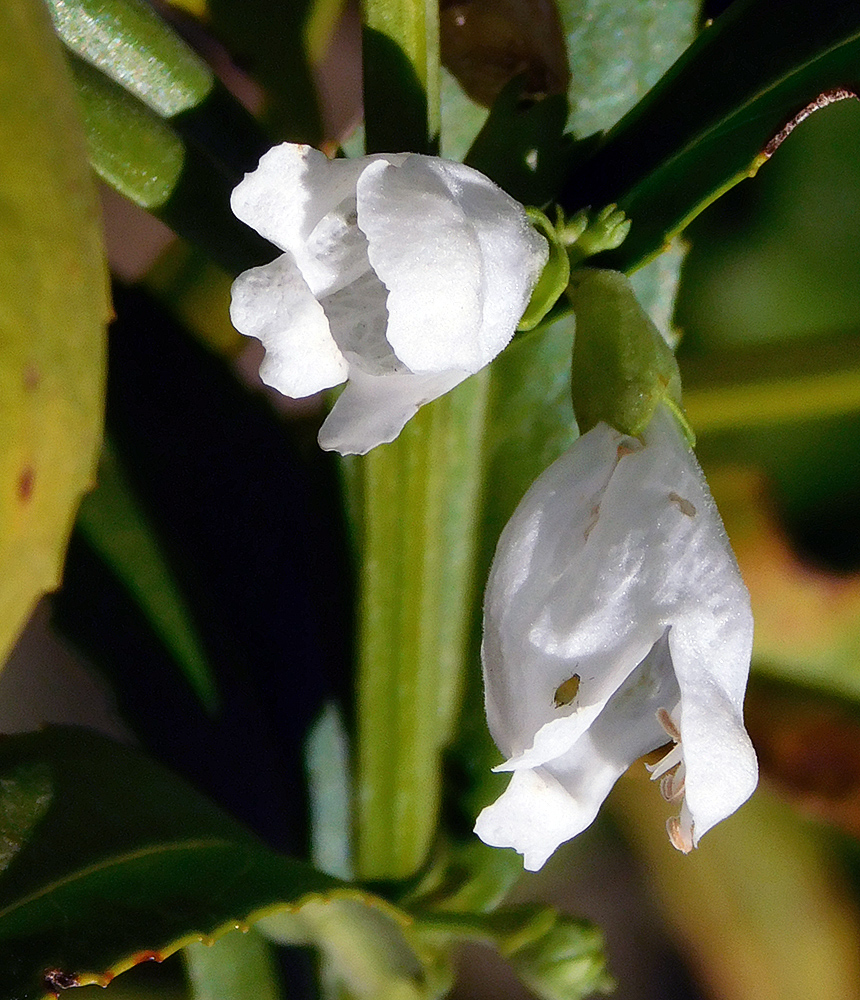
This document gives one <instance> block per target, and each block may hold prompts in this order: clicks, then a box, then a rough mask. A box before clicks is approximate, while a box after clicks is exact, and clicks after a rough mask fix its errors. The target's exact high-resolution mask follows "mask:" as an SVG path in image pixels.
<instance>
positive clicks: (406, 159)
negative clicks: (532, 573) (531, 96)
mask: <svg viewBox="0 0 860 1000" xmlns="http://www.w3.org/2000/svg"><path fill="white" fill-rule="evenodd" d="M231 204H232V207H233V210H234V212H235V213H236V215H237V216H238V217H239V218H241V219H242V220H243V221H245V222H247V223H248V224H249V225H252V226H253V227H254V228H255V229H257V230H258V232H260V233H261V235H263V236H265V237H266V238H267V239H269V240H270V241H272V242H273V243H274V244H275V245H276V246H279V247H281V249H282V250H284V254H283V256H282V257H280V258H278V259H277V260H275V261H273V262H272V263H271V264H268V265H265V266H264V267H262V268H255V269H252V270H251V271H248V272H245V274H243V275H240V277H239V278H238V279H237V281H236V283H235V284H234V289H233V304H232V307H231V316H232V318H233V322H234V324H235V325H236V327H237V328H238V329H240V330H241V331H243V332H245V333H248V334H250V335H252V336H257V337H259V338H260V339H261V340H263V342H264V344H265V346H266V348H267V357H266V360H265V362H264V364H263V366H262V367H261V375H262V377H263V379H264V381H266V382H268V383H269V384H271V385H273V386H274V387H275V388H277V389H279V390H280V391H282V392H284V393H285V394H286V395H293V396H297V395H309V394H310V393H312V392H315V391H318V390H320V389H325V388H329V387H331V386H334V385H337V384H339V383H342V382H344V381H346V380H347V379H349V384H348V385H347V387H346V389H345V390H344V393H343V395H342V396H341V398H340V399H339V400H338V402H337V403H336V404H335V408H334V410H333V411H332V414H331V415H330V417H329V420H328V421H327V424H326V425H325V426H324V428H323V432H322V434H321V438H320V443H321V444H323V446H324V447H331V448H334V449H336V450H339V451H343V452H344V453H349V452H359V453H361V452H364V451H367V450H369V448H371V447H373V446H374V445H375V444H379V443H381V442H383V441H390V440H392V439H393V438H394V437H396V436H397V434H398V433H399V432H400V430H401V428H402V427H403V425H404V424H405V422H406V420H408V419H409V417H410V416H411V415H412V414H413V413H414V412H415V411H416V410H417V409H418V407H419V406H420V405H422V404H423V403H425V402H427V401H429V400H430V399H435V398H436V397H437V396H439V395H441V394H442V393H443V392H447V391H448V390H449V389H451V388H453V386H454V385H456V384H457V383H458V382H460V381H462V380H463V379H464V378H466V377H467V376H468V375H469V374H471V373H473V372H476V371H478V370H479V369H480V368H482V367H483V366H484V365H486V364H487V363H488V362H489V361H490V360H491V359H492V358H493V357H494V356H495V355H496V354H497V353H498V352H499V351H500V350H501V349H502V348H503V347H504V346H505V345H506V344H507V343H508V341H509V340H510V339H511V337H512V336H513V333H514V330H515V328H516V325H517V322H518V321H519V319H520V316H521V315H522V313H523V310H524V309H525V306H526V304H527V303H528V299H529V295H530V293H531V290H532V287H533V286H534V283H535V281H536V280H537V277H538V275H539V273H540V270H541V268H542V267H543V264H544V263H545V261H546V259H547V255H548V248H547V244H546V241H545V239H544V238H543V237H542V236H540V235H539V234H538V233H536V232H535V231H534V230H533V229H532V228H531V226H530V225H529V223H528V220H527V217H526V214H525V211H524V210H523V208H522V206H521V205H519V204H518V203H517V202H515V201H514V200H513V199H512V198H510V197H509V196H508V195H506V194H505V193H504V192H503V191H502V190H501V189H500V188H498V187H496V186H495V185H494V184H492V183H491V182H490V181H489V180H487V178H485V177H483V176H482V175H481V174H479V173H478V172H477V171H475V170H472V169H471V168H469V167H466V166H464V165H463V164H460V163H452V162H448V161H445V160H440V159H438V158H435V157H427V156H418V155H413V154H390V155H389V154H385V155H377V156H370V157H363V158H361V159H358V160H328V159H327V158H326V157H325V156H324V155H323V154H322V153H320V152H318V151H317V150H314V149H312V148H311V147H308V146H295V145H290V144H284V145H282V146H278V147H275V148H274V149H272V150H270V151H269V152H268V153H267V154H266V155H265V156H264V157H263V158H262V160H261V161H260V166H259V167H258V169H257V170H256V171H254V172H253V173H251V174H249V175H247V176H246V178H245V180H244V181H243V182H242V183H241V184H240V185H239V186H238V187H237V188H236V190H235V191H234V193H233V198H232V202H231ZM373 380H376V381H373ZM383 382H385V384H384V385H383V384H382V383H383ZM347 415H348V418H347Z"/></svg>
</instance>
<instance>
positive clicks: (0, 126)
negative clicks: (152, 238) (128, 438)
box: [0, 0, 110, 663]
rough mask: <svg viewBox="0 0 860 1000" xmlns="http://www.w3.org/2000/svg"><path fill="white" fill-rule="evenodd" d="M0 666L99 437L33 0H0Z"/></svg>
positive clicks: (67, 192) (89, 197)
mask: <svg viewBox="0 0 860 1000" xmlns="http://www.w3.org/2000/svg"><path fill="white" fill-rule="evenodd" d="M0 131H2V135H3V152H2V154H0V192H2V196H0V426H2V428H3V433H2V439H0V440H2V444H0V663H2V662H4V661H5V659H6V657H7V655H8V653H9V650H10V649H11V647H12V645H13V643H14V642H15V640H16V638H17V636H18V633H19V631H20V629H21V628H22V627H23V625H24V623H25V622H26V620H27V617H28V616H29V614H30V612H31V611H32V608H33V606H34V604H35V603H36V601H37V600H38V599H39V597H40V596H41V595H42V594H43V593H44V592H45V591H47V590H52V589H54V588H55V587H56V586H57V585H58V583H59V581H60V573H61V567H62V562H63V554H64V552H65V548H66V542H67V540H68V536H69V532H70V531H71V527H72V522H73V520H74V516H75V512H76V510H77V506H78V503H79V502H80V498H81V496H82V494H83V493H84V492H85V491H86V490H87V489H89V488H90V486H91V485H92V481H93V473H94V469H95V461H96V456H97V453H98V446H99V439H100V436H101V424H102V406H103V382H104V353H105V324H106V321H107V318H108V314H109V311H110V305H109V296H108V290H107V281H106V270H105V263H104V255H103V250H102V245H101V233H100V224H99V211H98V202H97V199H96V193H95V189H94V186H93V184H92V178H91V176H90V172H89V167H88V165H87V157H86V149H85V147H84V142H83V137H82V135H81V132H80V120H79V117H78V111H77V108H76V106H75V99H74V92H73V90H72V87H71V83H70V81H69V76H68V69H67V67H66V66H65V64H64V62H63V58H62V54H61V51H60V46H59V43H58V42H57V40H56V37H55V36H54V33H53V31H52V29H51V23H50V19H49V17H48V14H47V11H46V10H45V8H44V5H43V4H42V3H41V0H7V2H5V3H3V4H0Z"/></svg>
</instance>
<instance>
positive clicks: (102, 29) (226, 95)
mask: <svg viewBox="0 0 860 1000" xmlns="http://www.w3.org/2000/svg"><path fill="white" fill-rule="evenodd" d="M47 2H48V6H49V9H50V11H51V15H52V17H53V19H54V27H55V28H56V30H57V33H58V35H59V36H60V38H62V40H63V42H64V43H65V44H66V46H67V47H68V49H69V51H70V52H71V53H72V54H73V55H74V56H75V57H76V58H77V59H79V60H80V61H81V62H83V63H85V64H86V65H87V66H89V67H90V68H91V69H92V70H93V71H95V72H94V74H90V75H86V74H83V79H84V80H89V81H90V84H89V85H90V86H91V87H94V88H95V89H96V90H99V89H100V88H99V85H98V83H97V82H96V80H95V77H97V76H98V75H99V74H101V75H103V76H105V77H107V78H108V79H110V80H112V81H113V82H114V83H115V84H117V86H119V87H120V88H122V89H123V90H125V91H127V92H128V94H130V95H131V96H132V97H134V98H136V99H137V100H138V101H140V102H141V103H142V104H144V105H146V107H147V108H148V109H149V110H150V111H152V112H153V113H154V114H155V115H156V116H157V117H158V118H163V119H170V124H171V127H172V128H174V129H175V130H176V132H177V133H178V134H179V135H180V136H181V137H182V138H183V140H185V141H186V142H188V143H190V144H192V145H196V146H198V147H199V148H200V149H201V151H202V152H203V153H204V154H205V155H208V156H209V157H211V159H212V160H213V161H214V162H215V163H216V164H218V165H219V166H220V167H221V168H222V169H223V170H225V171H226V172H227V173H228V174H230V175H231V177H232V178H233V181H234V183H235V182H236V181H238V180H239V179H240V178H241V176H242V174H243V173H244V172H245V171H247V170H250V169H252V168H253V167H254V166H256V164H257V161H258V160H259V158H260V156H261V155H262V154H263V153H264V152H265V151H266V149H267V148H268V147H269V145H271V143H270V141H269V138H268V136H266V134H265V133H264V132H263V130H262V128H261V126H260V125H259V124H258V123H257V122H256V120H255V119H254V118H253V117H252V115H251V114H250V113H249V112H248V111H247V110H246V109H245V107H244V106H243V105H242V104H240V103H239V101H238V100H237V99H236V98H235V97H233V96H232V94H230V92H229V91H228V90H227V89H226V87H224V85H223V84H221V83H220V82H219V81H218V80H217V79H216V77H215V75H214V73H213V72H212V70H211V68H210V67H209V65H208V64H207V63H206V62H204V60H203V59H202V58H201V57H200V56H199V55H198V54H197V53H196V52H195V51H194V50H193V49H192V48H191V47H190V46H189V45H188V44H187V42H185V40H184V39H182V38H181V37H180V36H179V35H178V34H177V33H176V31H174V29H173V28H172V27H171V26H170V25H169V24H167V22H165V21H163V20H162V19H161V18H160V17H159V16H158V14H156V12H155V10H154V9H153V8H152V7H151V6H150V5H149V4H148V3H144V2H142V0H47ZM79 75H81V74H80V73H79ZM128 117H129V113H128V112H127V113H126V116H125V118H123V119H121V120H122V121H123V124H124V127H125V129H128V128H129V121H128ZM134 117H135V116H133V115H132V116H131V124H132V126H134V124H135V121H134ZM137 117H140V116H139V115H138V116H137ZM136 124H137V125H138V128H137V130H134V129H133V130H132V133H131V134H132V135H135V134H136V132H139V130H140V124H139V123H136ZM137 139H138V141H139V139H140V137H139V135H138V136H137ZM114 148H115V150H116V152H115V154H114V155H115V156H118V157H119V158H120V160H121V158H122V155H123V153H125V150H124V149H123V146H122V144H121V143H120V144H119V145H117V144H114ZM132 155H133V153H132Z"/></svg>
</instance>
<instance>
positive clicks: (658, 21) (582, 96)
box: [559, 0, 701, 208]
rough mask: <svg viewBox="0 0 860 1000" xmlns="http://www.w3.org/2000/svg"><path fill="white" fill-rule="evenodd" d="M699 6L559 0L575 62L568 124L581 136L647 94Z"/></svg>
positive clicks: (680, 45)
mask: <svg viewBox="0 0 860 1000" xmlns="http://www.w3.org/2000/svg"><path fill="white" fill-rule="evenodd" d="M700 7H701V3H700V2H699V0H672V2H671V3H665V2H664V0H559V9H560V11H561V16H562V21H563V23H564V28H565V31H566V33H567V49H568V53H569V57H570V68H571V79H570V86H569V87H568V91H567V95H568V100H569V101H570V118H569V120H568V125H569V127H570V128H571V129H573V131H574V133H575V134H576V135H577V136H587V135H591V133H592V132H597V131H601V130H603V129H607V128H610V127H611V126H612V125H614V124H615V123H616V122H617V121H618V119H619V118H620V117H621V116H622V115H623V114H625V113H626V112H628V111H629V110H630V109H631V108H632V107H633V106H634V104H636V102H637V101H640V100H641V99H642V98H643V97H644V96H645V94H646V93H647V92H648V91H649V90H650V89H651V87H653V86H654V84H655V83H656V82H657V81H658V80H659V79H660V77H661V76H662V75H663V73H665V72H666V70H667V69H668V68H669V66H671V65H672V63H673V62H674V61H675V60H676V59H677V58H678V56H680V55H681V53H682V52H683V51H684V49H685V48H686V47H687V46H688V45H689V44H690V42H692V40H693V38H694V37H695V34H696V25H697V22H698V18H699V9H700ZM593 207H594V208H600V207H602V206H599V205H597V204H596V203H595V204H594V205H593Z"/></svg>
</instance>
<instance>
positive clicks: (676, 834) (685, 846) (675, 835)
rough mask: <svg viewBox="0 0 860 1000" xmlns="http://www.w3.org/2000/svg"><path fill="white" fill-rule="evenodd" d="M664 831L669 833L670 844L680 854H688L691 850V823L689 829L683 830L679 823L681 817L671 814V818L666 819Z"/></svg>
mask: <svg viewBox="0 0 860 1000" xmlns="http://www.w3.org/2000/svg"><path fill="white" fill-rule="evenodd" d="M666 832H667V833H668V834H669V840H670V841H671V842H672V846H673V847H675V848H677V849H678V850H679V851H680V852H681V853H682V854H689V853H690V851H692V850H693V824H692V823H691V824H690V829H689V830H685V829H684V828H683V826H682V825H681V818H680V817H679V816H673V817H672V818H671V819H669V820H666Z"/></svg>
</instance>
